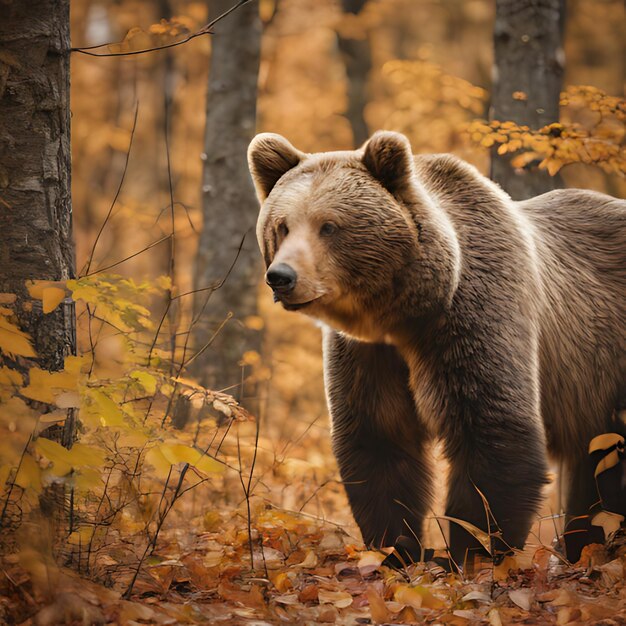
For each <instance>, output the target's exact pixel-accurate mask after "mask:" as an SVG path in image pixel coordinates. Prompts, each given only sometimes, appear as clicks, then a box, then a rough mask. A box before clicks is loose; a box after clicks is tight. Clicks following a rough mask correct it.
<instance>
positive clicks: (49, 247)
mask: <svg viewBox="0 0 626 626" xmlns="http://www.w3.org/2000/svg"><path fill="white" fill-rule="evenodd" d="M69 24H70V22H69V0H29V1H28V2H24V1H23V0H3V2H2V3H0V292H2V293H12V294H17V301H16V302H15V305H14V307H15V314H16V316H17V319H18V322H19V325H20V327H21V328H22V329H23V330H25V331H27V332H29V333H30V334H31V336H32V338H33V343H34V348H35V351H36V352H37V355H38V357H39V358H38V365H39V366H40V367H42V368H44V369H48V370H58V369H61V368H62V367H63V360H64V357H65V356H66V355H67V354H74V353H75V347H76V341H75V327H74V307H73V305H72V304H71V303H62V304H61V305H60V306H59V307H58V308H57V309H56V310H55V311H54V312H52V313H49V314H44V313H43V311H42V307H41V301H38V300H31V299H30V298H29V294H28V291H27V290H26V286H25V281H27V280H33V279H42V280H62V279H67V278H71V277H73V275H74V257H73V247H72V207H71V195H70V193H71V191H70V172H71V151H70V108H69V93H70V92H69V48H70V33H69V28H70V26H69ZM3 360H4V361H5V362H6V361H8V358H7V356H6V355H1V354H0V361H3ZM10 366H11V367H13V368H18V369H21V370H22V371H23V372H26V371H27V370H28V369H29V367H28V365H27V364H26V363H25V362H24V361H23V360H21V359H18V360H17V361H12V362H10ZM72 422H73V420H72V419H68V420H67V423H66V428H65V433H63V434H62V438H63V442H64V443H65V444H66V445H69V444H70V443H71V438H72V436H73V424H72ZM58 434H59V435H61V433H58Z"/></svg>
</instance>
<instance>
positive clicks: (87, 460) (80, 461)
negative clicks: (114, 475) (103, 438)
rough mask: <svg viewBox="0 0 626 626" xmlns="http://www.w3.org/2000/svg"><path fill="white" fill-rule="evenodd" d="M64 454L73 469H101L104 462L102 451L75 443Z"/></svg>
mask: <svg viewBox="0 0 626 626" xmlns="http://www.w3.org/2000/svg"><path fill="white" fill-rule="evenodd" d="M63 449H64V450H65V448H63ZM66 453H67V456H66V459H67V462H68V463H71V464H72V467H73V468H74V469H81V468H83V467H101V466H102V465H104V462H105V460H106V453H105V452H104V450H101V449H100V448H95V447H94V446H88V445H86V444H84V443H75V444H74V445H73V446H72V447H71V448H70V449H69V450H66Z"/></svg>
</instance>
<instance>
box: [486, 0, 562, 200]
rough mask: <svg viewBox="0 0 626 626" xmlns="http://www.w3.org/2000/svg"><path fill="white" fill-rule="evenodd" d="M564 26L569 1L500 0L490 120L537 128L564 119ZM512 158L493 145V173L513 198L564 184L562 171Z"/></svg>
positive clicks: (534, 194) (495, 35)
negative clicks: (521, 165)
mask: <svg viewBox="0 0 626 626" xmlns="http://www.w3.org/2000/svg"><path fill="white" fill-rule="evenodd" d="M564 26H565V0H540V1H539V2H535V1H534V0H497V1H496V18H495V24H494V38H493V41H494V68H493V86H492V90H491V91H492V93H491V109H490V111H489V117H490V119H492V120H499V121H511V122H515V123H516V124H519V125H526V126H529V127H530V128H534V129H538V128H542V127H543V126H547V125H548V124H551V123H553V122H558V121H559V101H560V94H561V87H562V84H563V71H564V65H565V52H564V50H563V42H562V38H563V29H564ZM511 158H512V157H511V155H510V154H508V153H505V154H499V153H498V150H497V146H494V147H493V148H492V150H491V169H490V173H489V175H490V177H491V179H492V180H494V181H495V182H497V183H498V184H499V185H500V186H501V187H502V188H503V189H504V190H505V191H506V192H507V193H509V195H510V196H511V197H512V198H513V199H514V200H524V199H526V198H532V197H533V196H537V195H539V194H541V193H544V192H546V191H550V190H551V189H556V188H557V187H560V186H562V181H561V177H560V176H559V175H558V174H555V175H554V176H551V175H550V174H549V173H548V172H547V171H545V170H538V169H537V168H536V167H532V165H533V162H532V161H531V162H529V163H528V164H527V166H526V167H525V168H515V167H513V166H512V165H511ZM534 165H535V166H536V165H537V163H534Z"/></svg>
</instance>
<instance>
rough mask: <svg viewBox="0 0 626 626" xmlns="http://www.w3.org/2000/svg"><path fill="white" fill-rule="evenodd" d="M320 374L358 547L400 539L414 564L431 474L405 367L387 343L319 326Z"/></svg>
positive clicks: (429, 490) (425, 444)
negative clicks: (358, 537)
mask: <svg viewBox="0 0 626 626" xmlns="http://www.w3.org/2000/svg"><path fill="white" fill-rule="evenodd" d="M324 374H325V381H326V393H327V396H328V404H329V408H330V413H331V418H332V440H333V450H334V452H335V456H336V457H337V462H338V465H339V471H340V474H341V478H342V481H343V483H344V486H345V489H346V492H347V494H348V499H349V501H350V506H351V508H352V512H353V515H354V518H355V520H356V522H357V524H358V525H359V528H360V529H361V533H362V535H363V540H364V542H365V543H366V544H367V545H369V546H373V547H376V548H380V547H384V546H392V545H394V544H396V543H397V542H398V539H400V542H399V544H400V545H401V546H407V545H408V546H409V550H408V554H409V558H411V559H415V560H416V559H419V556H420V551H421V550H420V549H421V535H422V523H423V520H424V516H425V514H426V512H427V511H428V509H429V508H430V505H431V484H432V476H431V468H430V464H429V463H428V460H427V458H426V456H427V450H426V448H427V442H428V436H427V435H426V432H425V429H424V428H423V427H422V425H421V423H420V420H419V419H418V416H417V414H416V411H415V403H414V401H413V397H412V395H411V393H410V391H409V387H408V377H409V373H408V368H407V366H406V364H405V362H404V361H403V360H402V358H401V357H400V355H399V354H398V352H397V350H396V349H395V348H394V347H393V346H389V345H384V344H373V343H364V342H360V341H356V340H353V339H348V338H346V337H345V336H343V335H341V334H339V333H337V332H334V331H331V330H330V329H326V330H325V333H324ZM404 553H405V554H407V551H405V552H404Z"/></svg>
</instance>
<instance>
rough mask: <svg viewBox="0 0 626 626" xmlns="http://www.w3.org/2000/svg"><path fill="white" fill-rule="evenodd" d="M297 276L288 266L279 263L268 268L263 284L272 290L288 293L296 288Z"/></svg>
mask: <svg viewBox="0 0 626 626" xmlns="http://www.w3.org/2000/svg"><path fill="white" fill-rule="evenodd" d="M297 280H298V275H297V274H296V271H295V270H294V269H293V267H291V266H290V265H287V264H286V263H279V264H278V265H277V266H276V267H270V269H269V270H267V274H265V282H266V283H267V284H268V285H269V286H270V287H271V288H272V289H273V290H274V291H280V292H281V293H288V292H289V291H291V290H292V289H293V288H294V287H295V286H296V281H297Z"/></svg>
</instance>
